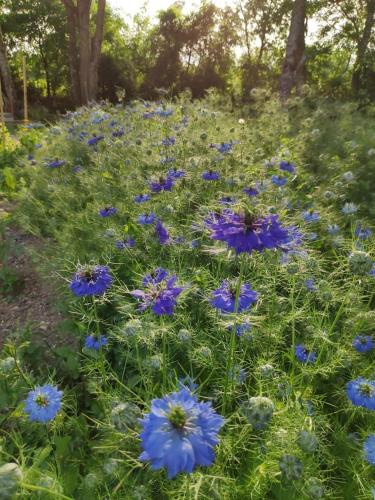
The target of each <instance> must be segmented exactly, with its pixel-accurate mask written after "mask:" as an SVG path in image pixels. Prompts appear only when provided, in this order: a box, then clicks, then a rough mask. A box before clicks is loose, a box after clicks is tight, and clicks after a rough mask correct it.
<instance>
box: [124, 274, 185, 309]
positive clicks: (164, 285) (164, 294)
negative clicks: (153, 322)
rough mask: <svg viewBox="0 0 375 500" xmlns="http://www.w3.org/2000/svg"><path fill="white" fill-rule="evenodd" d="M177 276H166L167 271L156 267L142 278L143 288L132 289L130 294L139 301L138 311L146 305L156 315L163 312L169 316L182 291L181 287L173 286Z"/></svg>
mask: <svg viewBox="0 0 375 500" xmlns="http://www.w3.org/2000/svg"><path fill="white" fill-rule="evenodd" d="M176 281H177V276H175V275H172V276H170V277H168V271H166V270H165V269H163V268H157V269H155V271H154V272H153V273H151V274H148V275H146V276H145V277H144V279H143V285H144V286H145V289H144V290H134V291H133V292H130V294H131V295H132V296H133V297H135V298H136V299H138V300H140V301H141V304H140V306H139V308H138V309H139V311H145V310H146V309H147V308H148V307H151V310H152V311H153V312H154V313H155V314H157V315H158V316H162V315H164V314H166V315H168V316H171V315H172V314H173V312H174V308H175V306H176V299H177V297H178V296H179V295H180V293H181V292H182V290H183V288H182V287H176V286H174V285H175V283H176Z"/></svg>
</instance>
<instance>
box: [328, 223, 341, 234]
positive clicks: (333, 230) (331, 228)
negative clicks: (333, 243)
mask: <svg viewBox="0 0 375 500" xmlns="http://www.w3.org/2000/svg"><path fill="white" fill-rule="evenodd" d="M327 232H328V234H330V235H331V236H335V235H336V234H338V233H339V232H340V227H339V226H338V225H337V224H328V226H327Z"/></svg>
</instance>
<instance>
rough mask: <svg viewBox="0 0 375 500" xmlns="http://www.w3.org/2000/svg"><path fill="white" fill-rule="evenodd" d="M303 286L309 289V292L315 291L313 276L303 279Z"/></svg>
mask: <svg viewBox="0 0 375 500" xmlns="http://www.w3.org/2000/svg"><path fill="white" fill-rule="evenodd" d="M305 287H306V288H307V289H308V290H309V291H310V292H315V291H316V285H315V282H314V280H313V278H307V280H305Z"/></svg>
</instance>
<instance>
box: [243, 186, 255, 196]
mask: <svg viewBox="0 0 375 500" xmlns="http://www.w3.org/2000/svg"><path fill="white" fill-rule="evenodd" d="M242 191H243V192H244V193H246V194H247V196H250V197H252V196H257V195H258V194H259V191H258V190H257V189H256V188H255V187H252V186H250V187H248V188H243V190H242Z"/></svg>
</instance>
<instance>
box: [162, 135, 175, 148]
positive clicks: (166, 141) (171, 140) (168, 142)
mask: <svg viewBox="0 0 375 500" xmlns="http://www.w3.org/2000/svg"><path fill="white" fill-rule="evenodd" d="M175 142H176V139H175V137H166V138H165V139H163V140H162V141H161V143H162V145H163V146H166V147H170V146H174V144H175Z"/></svg>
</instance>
